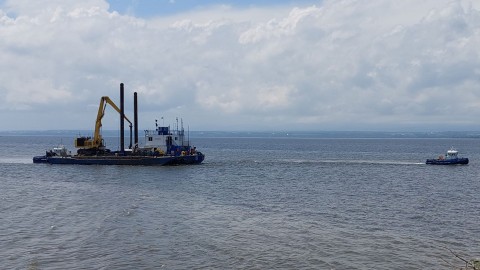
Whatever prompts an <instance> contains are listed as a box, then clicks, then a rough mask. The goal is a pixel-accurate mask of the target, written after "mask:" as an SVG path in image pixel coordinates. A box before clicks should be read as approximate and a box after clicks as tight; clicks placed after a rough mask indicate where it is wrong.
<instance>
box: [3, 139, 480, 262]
mask: <svg viewBox="0 0 480 270" xmlns="http://www.w3.org/2000/svg"><path fill="white" fill-rule="evenodd" d="M112 140H113V139H112ZM191 140H192V142H193V144H194V145H195V146H196V147H197V149H198V150H200V151H202V152H203V153H204V154H205V155H206V160H205V162H204V163H203V164H201V165H193V166H172V167H144V166H138V167H133V166H82V165H46V164H32V157H33V156H35V155H42V154H44V152H45V150H47V149H49V148H51V147H53V146H56V145H58V144H61V143H62V144H65V145H66V146H67V147H70V146H71V145H72V143H73V138H71V137H66V136H0V213H1V217H0V243H1V245H0V269H29V270H33V269H453V267H457V268H455V269H458V268H460V267H465V264H464V263H463V262H462V261H461V260H460V259H458V258H457V257H456V256H455V255H454V253H455V254H456V255H458V256H459V257H462V258H464V259H467V260H469V259H472V258H475V257H480V139H478V138H477V139H475V138H464V139H462V138H453V139H448V138H420V139H419V138H409V139H401V138H388V139H377V138H363V139H362V138H359V139H355V138H342V139H335V138H311V137H309V138H301V137H295V138H291V137H270V138H269V137H261V138H259V137H248V136H242V137H234V136H230V137H205V136H204V137H197V138H191ZM115 143H116V142H115V140H114V142H113V143H112V144H113V145H115ZM452 146H454V147H455V148H456V149H457V150H459V151H460V155H462V156H464V157H468V158H470V164H469V165H466V166H428V165H425V164H424V162H425V160H426V159H427V158H434V157H437V156H438V155H439V154H442V153H445V152H446V150H448V149H450V147H452ZM71 150H73V149H71ZM115 150H116V149H115Z"/></svg>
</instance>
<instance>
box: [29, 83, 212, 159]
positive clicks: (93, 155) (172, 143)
mask: <svg viewBox="0 0 480 270" xmlns="http://www.w3.org/2000/svg"><path fill="white" fill-rule="evenodd" d="M107 104H108V105H110V106H112V107H113V108H114V109H115V110H116V111H117V112H118V113H119V114H120V150H119V151H111V150H110V149H108V148H106V146H105V143H104V140H103V138H102V135H101V133H100V130H101V126H102V118H103V116H104V114H105V108H106V106H107ZM137 104H138V103H137V93H136V92H135V93H134V126H135V130H134V136H135V137H134V138H135V140H134V144H133V145H132V122H131V121H130V120H129V119H128V118H127V117H126V116H125V114H124V86H123V83H122V84H120V108H118V107H117V106H116V105H115V103H114V102H113V101H112V100H111V99H110V98H108V97H106V96H103V97H101V99H100V106H99V108H98V114H97V120H96V123H95V132H94V135H93V137H77V138H76V139H75V147H76V148H78V150H77V153H76V154H72V153H71V152H70V151H68V150H67V149H66V148H65V146H59V147H55V148H53V149H52V150H49V151H47V152H46V153H45V155H43V156H35V157H33V163H46V164H78V165H145V166H152V165H190V164H200V163H202V162H203V160H204V159H205V155H204V154H203V153H201V152H200V151H197V149H196V147H193V146H191V145H190V140H189V138H188V136H186V134H185V130H184V128H183V121H182V125H181V127H179V125H178V118H177V125H176V128H175V129H171V128H170V126H158V123H157V121H155V129H154V130H145V136H144V139H145V143H144V144H143V146H139V143H138V108H137V107H138V106H137ZM124 120H126V121H127V122H129V123H130V144H129V147H128V148H127V149H125V146H124V144H125V135H124Z"/></svg>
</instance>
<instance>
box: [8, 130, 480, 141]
mask: <svg viewBox="0 0 480 270" xmlns="http://www.w3.org/2000/svg"><path fill="white" fill-rule="evenodd" d="M188 133H189V136H190V137H191V138H212V137H213V138H345V139H354V138H359V139H362V138H366V139H368V138H371V139H389V138H392V139H401V138H405V139H407V138H471V139H478V138H480V131H435V132H417V131H406V132H392V131H190V132H188ZM92 134H93V132H92V131H88V130H42V131H37V130H21V131H0V136H65V137H75V136H79V135H82V136H92ZM102 134H103V136H104V137H117V136H119V132H118V131H114V130H106V131H103V132H102ZM125 136H127V137H128V136H129V133H128V131H125ZM139 136H140V137H143V130H140V131H139Z"/></svg>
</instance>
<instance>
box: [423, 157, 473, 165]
mask: <svg viewBox="0 0 480 270" xmlns="http://www.w3.org/2000/svg"><path fill="white" fill-rule="evenodd" d="M426 164H429V165H466V164H468V158H457V159H443V160H441V159H427V162H426Z"/></svg>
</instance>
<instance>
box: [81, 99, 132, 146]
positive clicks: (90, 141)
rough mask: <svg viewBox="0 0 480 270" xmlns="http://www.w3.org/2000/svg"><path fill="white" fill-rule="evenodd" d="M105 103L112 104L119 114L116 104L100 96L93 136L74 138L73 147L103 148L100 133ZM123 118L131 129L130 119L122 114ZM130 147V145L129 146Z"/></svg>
mask: <svg viewBox="0 0 480 270" xmlns="http://www.w3.org/2000/svg"><path fill="white" fill-rule="evenodd" d="M107 104H108V105H110V106H112V108H114V109H115V110H116V111H117V112H118V113H120V114H121V111H120V109H119V108H118V106H117V105H115V103H114V102H113V101H112V100H111V99H110V98H109V97H107V96H103V97H101V98H100V105H99V106H98V113H97V120H96V121H95V132H94V134H93V138H89V137H79V138H76V139H75V147H77V148H82V149H94V150H96V149H101V150H102V149H103V148H104V145H103V139H102V134H101V133H100V132H101V128H102V119H103V116H104V115H105V109H106V107H107ZM123 117H124V119H125V120H127V122H128V123H129V124H130V130H131V129H132V122H131V121H130V119H128V118H127V116H125V115H123ZM130 147H131V146H130Z"/></svg>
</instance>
